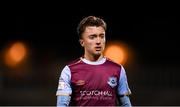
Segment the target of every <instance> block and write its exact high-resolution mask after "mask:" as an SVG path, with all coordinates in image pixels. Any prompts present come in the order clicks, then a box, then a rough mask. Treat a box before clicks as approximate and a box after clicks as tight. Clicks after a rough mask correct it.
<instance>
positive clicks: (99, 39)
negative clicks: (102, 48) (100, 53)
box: [96, 37, 101, 45]
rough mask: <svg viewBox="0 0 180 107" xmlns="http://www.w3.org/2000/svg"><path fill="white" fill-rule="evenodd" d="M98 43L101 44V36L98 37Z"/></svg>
mask: <svg viewBox="0 0 180 107" xmlns="http://www.w3.org/2000/svg"><path fill="white" fill-rule="evenodd" d="M96 44H97V45H100V44H101V38H100V37H98V38H97V40H96Z"/></svg>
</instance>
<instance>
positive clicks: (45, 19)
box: [0, 4, 180, 106]
mask: <svg viewBox="0 0 180 107" xmlns="http://www.w3.org/2000/svg"><path fill="white" fill-rule="evenodd" d="M62 5H63V4H62ZM62 5H56V6H53V5H51V6H49V5H45V6H40V5H37V6H35V7H33V8H32V7H31V8H30V6H28V7H26V6H25V5H24V7H23V8H18V6H12V9H11V10H8V11H6V12H3V13H2V14H1V18H0V19H1V20H0V26H1V27H0V105H1V106H2V105H9V106H13V105H30V106H32V105H49V106H52V105H56V96H55V93H56V89H57V85H58V79H59V75H60V73H61V70H62V68H63V67H64V66H65V64H67V62H69V61H71V60H74V59H76V58H78V57H80V56H81V55H82V54H83V50H82V48H81V47H80V45H79V43H78V37H77V34H76V27H77V24H78V23H79V21H80V20H81V19H82V18H83V17H85V16H88V15H96V16H99V17H101V18H103V19H104V20H105V21H106V22H107V25H108V30H107V34H106V35H107V48H109V53H108V54H107V53H106V54H107V55H110V56H114V59H116V60H117V61H118V62H119V63H121V64H122V65H124V67H125V69H126V72H127V76H128V81H129V86H130V88H131V91H132V95H131V101H132V104H133V105H135V106H142V105H143V106H153V105H156V106H157V105H161V106H162V105H166V106H168V105H180V102H179V99H180V87H179V86H180V85H179V84H180V79H179V74H180V72H179V71H180V63H179V60H180V52H179V39H178V36H179V27H180V26H179V16H178V14H177V13H176V11H175V10H176V9H175V8H170V7H166V6H162V5H161V7H159V5H156V6H155V5H153V7H151V6H149V7H146V6H144V7H142V8H141V9H137V8H131V9H129V10H128V9H127V8H130V7H131V6H132V5H130V6H128V7H121V6H123V4H120V5H118V4H117V5H115V4H113V5H112V7H111V8H109V7H108V6H104V7H101V6H100V7H98V6H97V7H94V8H93V7H86V6H73V7H71V8H70V9H68V6H67V7H62ZM109 5H110V4H109ZM10 7H11V6H10ZM134 7H135V6H134ZM113 43H114V44H116V45H117V46H119V47H118V48H117V47H113V48H112V47H111V49H110V46H111V45H112V44H113ZM116 49H117V50H116ZM118 49H120V50H118ZM112 50H113V52H112ZM114 53H117V54H114ZM118 55H119V56H121V57H118Z"/></svg>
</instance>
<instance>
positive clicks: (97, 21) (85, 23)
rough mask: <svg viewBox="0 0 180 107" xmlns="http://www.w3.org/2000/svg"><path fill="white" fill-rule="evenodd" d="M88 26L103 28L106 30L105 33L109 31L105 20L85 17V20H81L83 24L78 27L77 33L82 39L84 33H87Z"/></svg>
mask: <svg viewBox="0 0 180 107" xmlns="http://www.w3.org/2000/svg"><path fill="white" fill-rule="evenodd" d="M87 26H97V27H99V26H101V27H103V28H104V30H105V31H106V29H107V25H106V23H105V21H104V20H103V19H101V18H99V17H96V16H88V17H85V18H84V19H82V20H81V22H80V23H79V25H78V27H77V33H78V36H79V38H80V39H81V38H82V33H83V32H84V31H85V29H86V27H87Z"/></svg>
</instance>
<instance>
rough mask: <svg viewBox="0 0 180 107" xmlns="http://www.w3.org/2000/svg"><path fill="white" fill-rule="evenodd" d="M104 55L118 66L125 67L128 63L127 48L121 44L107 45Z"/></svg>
mask: <svg viewBox="0 0 180 107" xmlns="http://www.w3.org/2000/svg"><path fill="white" fill-rule="evenodd" d="M104 55H105V56H106V57H108V58H109V59H111V60H113V61H114V62H116V63H118V64H122V65H124V64H125V63H126V61H127V57H128V52H127V47H126V46H125V45H124V44H123V43H120V42H117V41H116V42H115V41H114V42H113V41H112V42H109V43H108V44H107V45H106V49H105V51H104Z"/></svg>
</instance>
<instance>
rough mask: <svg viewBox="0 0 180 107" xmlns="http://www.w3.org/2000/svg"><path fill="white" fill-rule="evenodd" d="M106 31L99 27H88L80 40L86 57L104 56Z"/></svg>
mask: <svg viewBox="0 0 180 107" xmlns="http://www.w3.org/2000/svg"><path fill="white" fill-rule="evenodd" d="M105 40H106V39H105V30H104V29H103V27H101V26H99V27H96V26H88V27H86V29H85V31H84V32H83V34H82V38H81V39H80V43H81V45H82V46H83V47H84V51H85V54H86V55H93V56H98V55H102V53H103V51H104V48H105Z"/></svg>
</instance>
